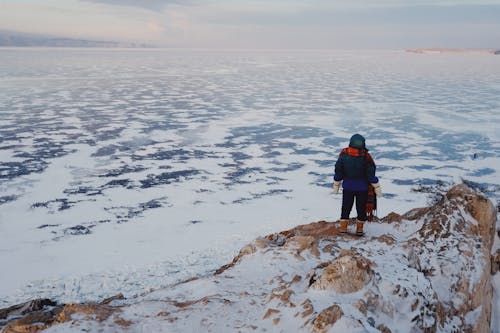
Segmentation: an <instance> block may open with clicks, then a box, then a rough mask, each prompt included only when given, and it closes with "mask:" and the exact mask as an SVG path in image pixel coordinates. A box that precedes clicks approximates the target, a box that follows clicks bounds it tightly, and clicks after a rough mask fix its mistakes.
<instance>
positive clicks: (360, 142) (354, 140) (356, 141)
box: [349, 134, 366, 149]
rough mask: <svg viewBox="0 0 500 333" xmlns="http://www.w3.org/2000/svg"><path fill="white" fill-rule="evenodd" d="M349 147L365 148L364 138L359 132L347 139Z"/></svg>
mask: <svg viewBox="0 0 500 333" xmlns="http://www.w3.org/2000/svg"><path fill="white" fill-rule="evenodd" d="M349 147H352V148H358V149H366V146H365V138H364V137H363V136H362V135H360V134H354V135H353V136H352V137H351V140H350V141H349Z"/></svg>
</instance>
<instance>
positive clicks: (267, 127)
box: [0, 48, 500, 307]
mask: <svg viewBox="0 0 500 333" xmlns="http://www.w3.org/2000/svg"><path fill="white" fill-rule="evenodd" d="M499 128H500V56H493V55H460V54H449V55H445V54H442V55H419V54H410V53H405V52H401V51H207V50H203V51H202V50H162V49H157V50H140V49H137V50H135V49H129V50H117V49H107V50H103V49H30V48H26V49H8V48H6V49H1V48H0V267H1V268H2V273H1V282H0V307H4V306H7V305H10V304H12V303H15V302H19V301H23V300H26V299H30V298H34V297H52V298H57V299H59V300H63V301H78V300H96V299H101V298H103V297H105V296H109V295H111V294H116V293H118V292H123V293H124V294H126V296H130V295H134V294H138V293H142V292H145V291H147V290H150V289H151V288H158V287H161V286H164V285H168V284H170V283H173V282H176V281H178V280H179V279H182V278H186V277H190V276H193V275H197V274H206V273H207V272H210V271H212V270H214V269H215V268H217V267H219V266H220V265H221V264H224V263H226V262H228V261H229V260H230V259H231V258H232V256H233V255H234V254H235V253H236V251H238V249H239V248H240V247H241V246H242V245H244V244H245V243H247V242H249V241H250V240H252V239H254V238H255V237H256V236H258V235H263V234H268V233H271V232H274V231H278V230H282V229H286V228H290V227H293V226H295V225H297V224H301V223H307V222H311V221H317V220H323V219H324V220H329V221H334V220H336V219H337V218H338V217H339V214H340V201H341V198H340V196H336V195H334V194H333V193H332V191H331V183H332V176H333V165H334V163H335V160H336V158H337V155H338V153H339V151H340V150H341V148H343V147H344V146H346V145H347V143H348V140H349V138H350V136H351V135H352V134H354V133H357V132H358V133H360V134H362V135H364V136H365V137H366V139H367V146H368V148H369V149H370V151H371V153H372V155H373V157H374V158H375V162H376V163H377V173H378V176H379V177H380V179H381V184H382V188H383V191H384V193H385V197H384V198H383V199H381V200H380V203H379V205H380V207H379V213H378V215H379V216H385V215H386V214H387V213H389V212H390V211H396V212H399V213H403V212H405V211H407V210H408V209H410V208H414V207H419V206H423V205H426V203H427V201H428V197H427V195H426V194H425V193H421V192H416V191H415V190H416V189H419V188H421V187H422V186H430V185H433V184H436V183H437V182H444V183H453V182H460V181H461V179H462V178H463V179H466V180H468V181H470V182H473V184H475V186H478V187H480V188H481V189H483V190H484V191H485V192H486V194H487V195H488V196H489V197H490V198H491V199H492V200H493V201H494V202H495V203H498V200H499V199H500V192H499V189H500V177H499V173H500V130H499ZM369 228H370V226H368V227H367V230H368V232H369Z"/></svg>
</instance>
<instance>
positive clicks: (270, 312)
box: [263, 308, 280, 319]
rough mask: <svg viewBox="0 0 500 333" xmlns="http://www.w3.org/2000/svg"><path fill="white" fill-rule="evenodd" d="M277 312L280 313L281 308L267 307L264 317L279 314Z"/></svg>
mask: <svg viewBox="0 0 500 333" xmlns="http://www.w3.org/2000/svg"><path fill="white" fill-rule="evenodd" d="M277 313H280V310H276V309H272V308H269V309H267V311H266V313H265V314H264V318H263V319H267V318H269V317H271V316H272V315H273V314H277Z"/></svg>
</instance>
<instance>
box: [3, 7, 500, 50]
mask: <svg viewBox="0 0 500 333" xmlns="http://www.w3.org/2000/svg"><path fill="white" fill-rule="evenodd" d="M0 30H10V31H22V32H32V33H42V34H51V35H62V36H68V37H78V38H87V39H100V40H118V41H132V42H144V43H150V44H155V45H158V46H168V47H214V48H217V47H224V48H411V47H433V46H441V47H465V48H500V0H455V1H453V0H380V1H375V0H275V1H272V0H266V1H265V0H232V1H230V0H39V1H35V0H0Z"/></svg>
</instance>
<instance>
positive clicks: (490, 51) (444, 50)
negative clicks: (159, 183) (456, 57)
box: [405, 48, 500, 55]
mask: <svg viewBox="0 0 500 333" xmlns="http://www.w3.org/2000/svg"><path fill="white" fill-rule="evenodd" d="M405 52H408V53H417V54H442V53H454V54H495V55H500V49H448V48H423V49H411V50H406V51H405Z"/></svg>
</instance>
